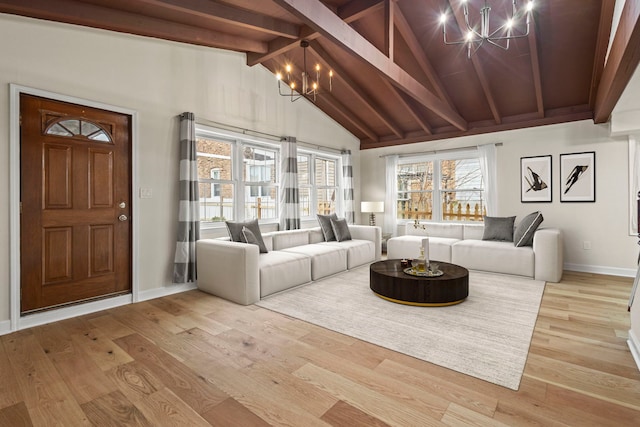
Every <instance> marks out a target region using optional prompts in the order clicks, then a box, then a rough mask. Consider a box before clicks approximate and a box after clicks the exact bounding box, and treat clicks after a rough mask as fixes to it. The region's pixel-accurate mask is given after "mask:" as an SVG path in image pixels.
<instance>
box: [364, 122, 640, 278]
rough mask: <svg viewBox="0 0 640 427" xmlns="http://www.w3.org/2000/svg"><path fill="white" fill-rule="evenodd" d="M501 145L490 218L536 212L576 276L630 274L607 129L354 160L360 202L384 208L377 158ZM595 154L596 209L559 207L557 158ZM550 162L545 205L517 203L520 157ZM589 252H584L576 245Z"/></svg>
mask: <svg viewBox="0 0 640 427" xmlns="http://www.w3.org/2000/svg"><path fill="white" fill-rule="evenodd" d="M497 142H501V143H503V146H501V147H498V149H497V150H498V165H499V167H498V180H499V182H500V185H499V188H498V197H499V200H498V215H500V216H511V215H517V216H519V217H521V216H524V215H526V214H528V213H530V212H532V211H534V210H540V211H541V212H542V214H543V216H544V222H543V224H542V225H543V226H545V227H558V228H561V229H562V230H563V231H564V236H565V249H564V250H565V266H566V267H567V268H569V269H574V270H579V271H591V272H602V273H609V274H619V275H629V274H632V273H633V274H635V262H636V260H637V256H638V247H637V244H636V241H637V238H636V237H633V236H629V218H628V207H629V201H628V191H629V187H628V165H627V152H628V142H627V138H623V137H621V138H611V137H609V130H608V126H607V125H594V124H593V122H592V121H590V120H587V121H580V122H573V123H565V124H558V125H550V126H543V127H538V128H531V129H519V130H513V131H506V132H498V133H493V134H487V135H476V136H469V137H464V138H454V139H450V140H446V141H435V142H428V143H418V144H410V145H405V146H402V147H388V148H382V149H374V150H364V151H361V152H360V162H361V165H362V168H361V176H360V178H361V182H362V185H361V191H362V193H361V198H362V200H384V191H385V190H384V188H385V178H384V173H383V172H381V171H384V158H381V157H380V156H381V155H384V154H388V153H399V154H401V153H419V152H421V151H422V152H425V151H432V150H438V149H446V148H454V147H466V146H476V145H481V144H487V143H497ZM582 151H595V152H596V202H595V203H560V193H559V192H560V185H561V181H562V180H561V177H560V175H559V174H560V156H559V155H560V154H561V153H576V152H582ZM547 154H551V155H552V170H553V177H552V180H553V184H552V185H553V187H552V189H553V202H552V203H521V202H520V178H519V177H520V157H526V156H538V155H547ZM584 241H589V242H591V246H592V249H591V250H584V249H583V242H584Z"/></svg>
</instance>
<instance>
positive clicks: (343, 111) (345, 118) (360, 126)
mask: <svg viewBox="0 0 640 427" xmlns="http://www.w3.org/2000/svg"><path fill="white" fill-rule="evenodd" d="M318 101H319V102H321V103H325V104H327V105H329V106H330V107H331V108H332V109H333V110H334V111H335V113H337V114H338V115H339V116H340V117H342V120H338V122H339V123H346V125H347V126H349V125H351V126H352V127H354V128H356V129H357V130H359V131H360V132H362V133H363V134H365V135H366V136H367V137H369V139H370V140H372V141H377V140H378V135H377V134H376V133H375V132H374V131H373V129H371V128H370V127H369V126H367V125H366V124H365V123H364V122H363V121H362V120H360V119H359V118H358V116H357V115H356V114H355V113H354V112H353V111H351V110H350V109H349V108H348V107H347V106H346V105H344V104H343V103H341V102H340V101H338V100H337V99H336V98H335V97H334V96H332V95H330V94H324V95H322V99H318ZM312 103H313V102H312Z"/></svg>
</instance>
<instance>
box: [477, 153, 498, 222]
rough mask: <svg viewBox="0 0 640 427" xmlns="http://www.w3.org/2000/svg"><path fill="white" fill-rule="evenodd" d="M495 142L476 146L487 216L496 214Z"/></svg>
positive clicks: (496, 170) (496, 166) (496, 168)
mask: <svg viewBox="0 0 640 427" xmlns="http://www.w3.org/2000/svg"><path fill="white" fill-rule="evenodd" d="M496 151H497V147H496V145H495V144H486V145H479V146H478V154H479V156H478V157H479V159H480V170H481V171H482V181H483V182H484V200H485V206H486V209H487V216H496V215H497V214H498V164H497V154H496Z"/></svg>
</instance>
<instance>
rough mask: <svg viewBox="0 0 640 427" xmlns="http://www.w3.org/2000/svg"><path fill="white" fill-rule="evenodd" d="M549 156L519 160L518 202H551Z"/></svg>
mask: <svg viewBox="0 0 640 427" xmlns="http://www.w3.org/2000/svg"><path fill="white" fill-rule="evenodd" d="M551 200H552V193H551V155H547V156H536V157H521V158H520V201H521V202H522V203H544V202H551Z"/></svg>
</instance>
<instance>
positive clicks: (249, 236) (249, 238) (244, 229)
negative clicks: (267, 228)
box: [242, 227, 269, 254]
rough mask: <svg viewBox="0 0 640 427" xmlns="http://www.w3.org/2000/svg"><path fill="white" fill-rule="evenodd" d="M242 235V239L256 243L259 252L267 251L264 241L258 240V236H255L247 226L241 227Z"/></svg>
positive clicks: (264, 252)
mask: <svg viewBox="0 0 640 427" xmlns="http://www.w3.org/2000/svg"><path fill="white" fill-rule="evenodd" d="M242 235H243V236H244V241H245V242H247V243H249V244H252V245H256V246H257V247H258V248H260V253H261V254H266V253H267V252H269V251H268V250H267V247H266V245H265V243H264V241H263V242H262V244H261V242H260V240H258V238H257V237H256V235H255V234H253V232H252V231H251V230H249V229H248V228H247V227H242Z"/></svg>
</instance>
